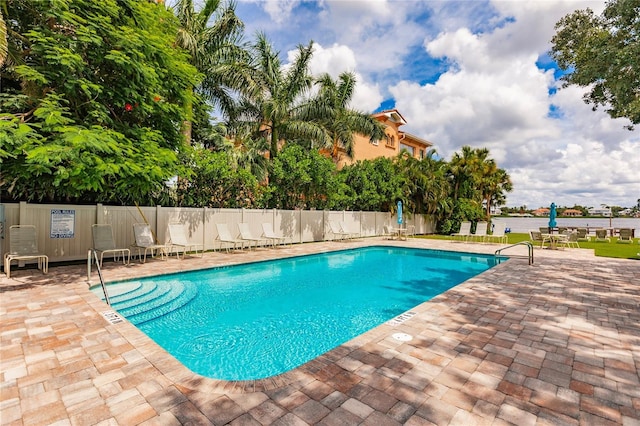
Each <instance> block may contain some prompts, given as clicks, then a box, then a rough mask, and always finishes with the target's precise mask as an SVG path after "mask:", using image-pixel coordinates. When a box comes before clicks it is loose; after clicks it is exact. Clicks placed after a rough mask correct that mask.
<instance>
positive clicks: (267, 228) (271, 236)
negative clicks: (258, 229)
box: [262, 223, 285, 247]
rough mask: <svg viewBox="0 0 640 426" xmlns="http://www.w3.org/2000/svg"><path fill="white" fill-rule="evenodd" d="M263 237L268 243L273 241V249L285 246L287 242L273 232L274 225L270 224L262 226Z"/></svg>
mask: <svg viewBox="0 0 640 426" xmlns="http://www.w3.org/2000/svg"><path fill="white" fill-rule="evenodd" d="M262 236H263V237H264V238H265V239H267V240H268V241H271V245H272V246H273V247H275V246H276V244H284V241H285V237H283V236H281V235H276V233H275V232H273V225H271V224H270V223H263V224H262Z"/></svg>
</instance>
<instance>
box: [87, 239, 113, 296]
mask: <svg viewBox="0 0 640 426" xmlns="http://www.w3.org/2000/svg"><path fill="white" fill-rule="evenodd" d="M91 251H92V252H93V257H94V258H95V260H96V269H98V276H99V277H100V284H101V285H102V292H103V293H104V300H105V302H107V305H109V306H111V302H110V301H109V294H107V287H106V286H105V285H104V279H103V278H102V269H101V268H100V259H98V252H97V251H96V250H95V249H91ZM89 267H91V265H89Z"/></svg>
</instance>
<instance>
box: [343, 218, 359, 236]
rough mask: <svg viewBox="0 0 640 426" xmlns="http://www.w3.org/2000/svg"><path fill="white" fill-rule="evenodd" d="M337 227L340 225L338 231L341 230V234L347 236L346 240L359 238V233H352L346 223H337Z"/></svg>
mask: <svg viewBox="0 0 640 426" xmlns="http://www.w3.org/2000/svg"><path fill="white" fill-rule="evenodd" d="M338 225H340V229H342V232H344V233H346V234H349V236H348V237H347V238H359V237H360V231H353V230H352V229H351V228H350V227H349V226H348V225H347V223H346V222H338Z"/></svg>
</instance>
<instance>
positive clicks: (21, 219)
mask: <svg viewBox="0 0 640 426" xmlns="http://www.w3.org/2000/svg"><path fill="white" fill-rule="evenodd" d="M27 208H28V205H27V202H26V201H20V209H19V210H18V225H26V223H25V222H26V221H27Z"/></svg>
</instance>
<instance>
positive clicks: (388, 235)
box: [382, 225, 395, 240]
mask: <svg viewBox="0 0 640 426" xmlns="http://www.w3.org/2000/svg"><path fill="white" fill-rule="evenodd" d="M394 236H395V234H394V233H393V232H391V229H390V228H389V227H388V226H387V225H384V226H383V227H382V237H383V238H385V239H387V240H393V238H394Z"/></svg>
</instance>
